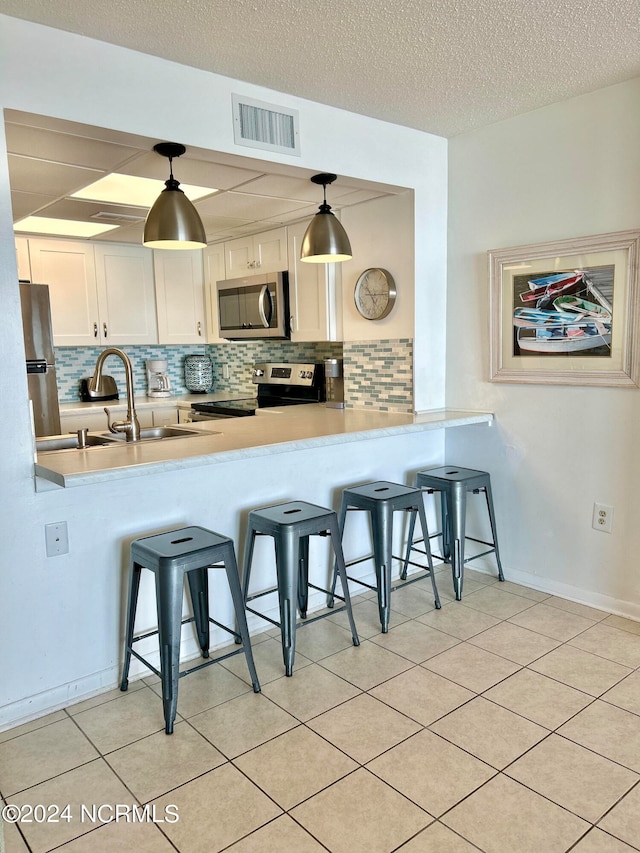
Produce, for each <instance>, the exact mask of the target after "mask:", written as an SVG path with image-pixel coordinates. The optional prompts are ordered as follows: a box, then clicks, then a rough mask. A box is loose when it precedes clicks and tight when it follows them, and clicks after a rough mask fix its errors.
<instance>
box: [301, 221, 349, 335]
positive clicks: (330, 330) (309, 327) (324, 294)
mask: <svg viewBox="0 0 640 853" xmlns="http://www.w3.org/2000/svg"><path fill="white" fill-rule="evenodd" d="M307 225H308V222H299V223H298V224H297V225H290V226H289V229H288V230H289V303H290V309H291V312H290V313H291V340H292V341H340V340H342V304H341V274H340V270H339V267H340V265H339V264H306V263H302V261H301V260H300V246H301V244H302V238H303V237H304V233H305V231H306V230H307ZM336 268H338V269H336Z"/></svg>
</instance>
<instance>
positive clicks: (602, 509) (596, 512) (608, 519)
mask: <svg viewBox="0 0 640 853" xmlns="http://www.w3.org/2000/svg"><path fill="white" fill-rule="evenodd" d="M591 523H592V526H593V529H594V530H601V531H602V532H603V533H611V528H612V527H613V507H612V506H607V504H594V505H593V520H592V522H591Z"/></svg>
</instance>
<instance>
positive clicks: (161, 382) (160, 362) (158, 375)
mask: <svg viewBox="0 0 640 853" xmlns="http://www.w3.org/2000/svg"><path fill="white" fill-rule="evenodd" d="M170 396H171V382H170V380H169V373H168V363H167V360H166V359H164V358H153V359H147V397H170Z"/></svg>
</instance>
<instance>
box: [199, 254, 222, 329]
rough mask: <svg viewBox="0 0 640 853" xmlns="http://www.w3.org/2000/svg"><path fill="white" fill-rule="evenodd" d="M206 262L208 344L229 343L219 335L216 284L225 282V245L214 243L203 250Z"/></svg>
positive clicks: (205, 290) (205, 293) (205, 297)
mask: <svg viewBox="0 0 640 853" xmlns="http://www.w3.org/2000/svg"><path fill="white" fill-rule="evenodd" d="M202 260H203V262H204V302H205V310H206V313H207V343H209V344H219V343H228V342H227V341H225V339H224V338H221V337H219V335H218V313H219V312H218V288H217V287H216V282H218V281H224V279H225V278H226V277H227V276H226V271H225V265H224V243H213V244H212V245H211V246H207V247H206V249H203V250H202Z"/></svg>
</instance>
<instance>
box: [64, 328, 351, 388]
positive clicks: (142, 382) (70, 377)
mask: <svg viewBox="0 0 640 853" xmlns="http://www.w3.org/2000/svg"><path fill="white" fill-rule="evenodd" d="M122 349H123V350H124V351H125V352H126V354H127V355H128V356H129V358H130V360H131V366H132V367H133V384H134V389H135V393H136V394H137V395H144V394H146V393H147V373H146V361H147V359H154V358H155V359H157V358H164V359H166V360H167V362H168V365H167V367H168V373H169V379H170V381H171V389H172V391H173V393H174V394H188V393H189V391H188V390H187V387H186V385H185V383H184V360H185V357H186V356H187V355H191V354H198V355H204V354H206V355H209V356H210V357H211V360H212V362H213V390H214V391H229V393H230V394H234V395H235V394H247V395H248V396H252V395H253V394H254V393H255V388H254V386H253V384H252V382H251V366H252V364H253V363H254V362H257V361H310V362H316V361H323V360H324V359H325V358H342V344H341V343H337V344H334V343H293V342H292V341H277V342H269V341H246V342H245V341H243V342H238V343H235V342H230V343H228V344H217V345H210V346H193V345H192V346H125V347H122ZM98 353H99V350H98V348H95V349H94V348H93V347H56V351H55V354H56V372H57V379H58V397H59V399H60V402H61V403H77V402H78V400H79V399H80V380H81V379H84V378H86V377H88V376H91V374H92V373H93V369H94V367H95V364H96V359H97V358H98ZM224 365H227V366H228V368H229V378H228V379H225V378H224V372H223V368H224ZM103 372H104V373H106V374H107V375H108V376H113V378H114V379H115V380H116V384H117V386H118V390H119V392H120V397H121V399H124V397H125V374H124V368H123V366H122V362H121V361H120V359H118V358H115V357H113V356H111V357H109V358H107V360H106V361H105V364H104V371H103Z"/></svg>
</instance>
